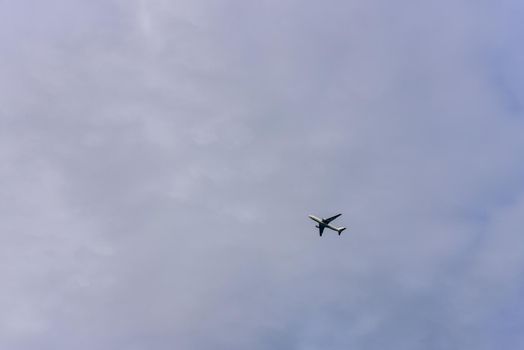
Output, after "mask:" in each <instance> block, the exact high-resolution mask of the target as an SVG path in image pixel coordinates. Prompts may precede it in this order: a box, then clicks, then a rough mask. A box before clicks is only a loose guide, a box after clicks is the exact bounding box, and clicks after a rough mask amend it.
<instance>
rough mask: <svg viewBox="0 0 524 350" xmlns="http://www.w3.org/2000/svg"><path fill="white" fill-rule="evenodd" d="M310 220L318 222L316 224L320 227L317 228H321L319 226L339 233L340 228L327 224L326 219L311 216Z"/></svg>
mask: <svg viewBox="0 0 524 350" xmlns="http://www.w3.org/2000/svg"><path fill="white" fill-rule="evenodd" d="M309 218H310V219H311V220H313V221H316V222H317V223H318V226H317V227H319V226H323V227H327V228H329V229H331V230H333V231H337V232H338V231H339V228H338V227H335V226H331V225H330V224H326V223H325V222H324V219H321V218H319V217H316V216H315V215H309Z"/></svg>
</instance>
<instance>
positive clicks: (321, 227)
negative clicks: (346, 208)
mask: <svg viewBox="0 0 524 350" xmlns="http://www.w3.org/2000/svg"><path fill="white" fill-rule="evenodd" d="M340 215H342V214H337V215H335V216H332V217H330V218H327V219H321V218H318V217H316V216H315V215H309V218H310V219H311V220H313V221H315V222H317V223H318V225H316V226H315V227H316V228H318V233H319V234H320V237H322V232H324V229H325V228H326V227H327V228H329V229H332V230H333V231H337V232H338V235H339V236H340V234H341V233H342V231H344V230H345V229H346V228H345V227H335V226H331V225H330V224H329V223H330V222H331V221H333V220H335V219H336V218H338V217H339V216H340Z"/></svg>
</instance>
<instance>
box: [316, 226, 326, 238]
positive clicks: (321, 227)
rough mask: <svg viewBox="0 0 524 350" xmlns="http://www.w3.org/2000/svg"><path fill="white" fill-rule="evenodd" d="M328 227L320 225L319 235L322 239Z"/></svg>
mask: <svg viewBox="0 0 524 350" xmlns="http://www.w3.org/2000/svg"><path fill="white" fill-rule="evenodd" d="M325 227H326V226H322V225H318V233H319V234H320V237H322V232H324V228H325Z"/></svg>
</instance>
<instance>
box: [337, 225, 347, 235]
mask: <svg viewBox="0 0 524 350" xmlns="http://www.w3.org/2000/svg"><path fill="white" fill-rule="evenodd" d="M345 229H346V228H345V227H340V228H338V229H337V232H338V235H339V236H340V234H341V233H342V231H344V230H345Z"/></svg>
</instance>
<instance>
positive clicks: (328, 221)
mask: <svg viewBox="0 0 524 350" xmlns="http://www.w3.org/2000/svg"><path fill="white" fill-rule="evenodd" d="M340 215H342V214H337V215H335V216H332V217H330V218H327V219H324V222H325V223H326V224H329V223H330V222H331V221H333V220H335V219H336V218H338V217H339V216H340Z"/></svg>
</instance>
